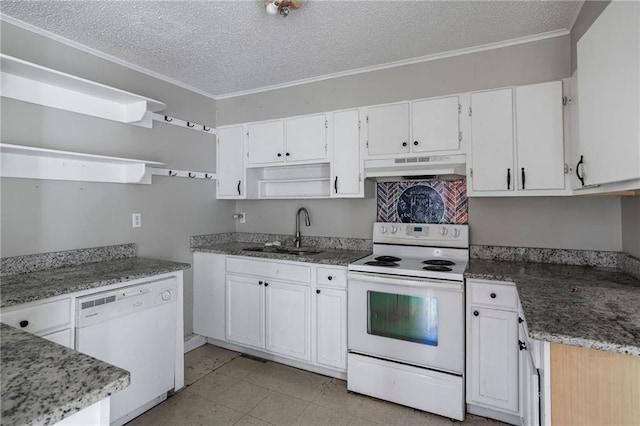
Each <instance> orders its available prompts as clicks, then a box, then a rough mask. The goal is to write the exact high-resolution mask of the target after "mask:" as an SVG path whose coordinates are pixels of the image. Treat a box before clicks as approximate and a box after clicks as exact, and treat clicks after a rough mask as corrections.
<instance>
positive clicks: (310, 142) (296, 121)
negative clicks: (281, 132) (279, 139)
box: [284, 114, 327, 163]
mask: <svg viewBox="0 0 640 426" xmlns="http://www.w3.org/2000/svg"><path fill="white" fill-rule="evenodd" d="M284 129H285V146H286V149H285V153H284V155H285V161H286V162H288V163H290V162H299V161H314V160H315V161H320V160H324V159H326V158H327V142H326V129H327V121H326V118H325V115H324V114H315V115H308V116H304V117H294V118H287V119H285V120H284Z"/></svg>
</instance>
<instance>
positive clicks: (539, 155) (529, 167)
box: [516, 81, 565, 191]
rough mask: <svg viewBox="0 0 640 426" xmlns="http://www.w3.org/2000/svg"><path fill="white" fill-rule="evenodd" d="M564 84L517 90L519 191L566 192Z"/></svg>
mask: <svg viewBox="0 0 640 426" xmlns="http://www.w3.org/2000/svg"><path fill="white" fill-rule="evenodd" d="M562 108H563V107H562V82H561V81H552V82H549V83H542V84H532V85H529V86H520V87H516V141H517V148H516V150H517V153H516V155H517V173H516V174H517V181H518V187H517V188H518V189H519V190H525V191H528V190H539V189H564V188H565V172H564V164H565V162H564V139H563V114H562Z"/></svg>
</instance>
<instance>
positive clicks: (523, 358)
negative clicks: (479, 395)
mask: <svg viewBox="0 0 640 426" xmlns="http://www.w3.org/2000/svg"><path fill="white" fill-rule="evenodd" d="M519 330H520V331H519V334H520V335H519V340H520V342H523V343H524V342H527V339H526V336H525V335H524V328H523V327H522V324H521V327H520V328H519ZM519 344H520V345H521V347H520V419H521V421H522V426H540V393H539V390H540V383H539V379H538V370H537V369H536V367H535V366H534V365H533V358H532V356H531V352H530V348H529V346H528V345H527V344H525V345H522V344H521V343H519Z"/></svg>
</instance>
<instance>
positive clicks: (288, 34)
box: [0, 0, 582, 96]
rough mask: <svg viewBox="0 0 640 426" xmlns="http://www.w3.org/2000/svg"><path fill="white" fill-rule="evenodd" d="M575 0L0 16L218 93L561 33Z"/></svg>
mask: <svg viewBox="0 0 640 426" xmlns="http://www.w3.org/2000/svg"><path fill="white" fill-rule="evenodd" d="M581 6H582V2H580V1H509V2H505V1H455V0H451V1H424V0H423V1H372V0H365V1H344V0H343V1H318V0H316V1H309V0H308V1H306V2H305V3H304V4H303V5H302V7H301V8H300V9H298V10H296V11H292V12H291V14H290V15H289V17H287V18H282V17H280V16H269V15H267V14H266V13H265V9H264V3H263V0H246V1H243V0H239V1H78V0H76V1H2V2H1V6H0V10H1V11H2V13H3V14H6V15H8V16H10V17H13V18H15V19H18V20H20V21H23V22H26V23H28V24H31V25H34V26H36V27H39V28H41V29H44V30H46V31H49V32H51V33H54V34H56V35H59V36H62V37H65V38H67V39H70V40H72V41H75V42H78V43H80V44H83V45H85V46H88V47H91V48H93V49H96V50H98V51H101V52H104V53H107V54H109V55H112V56H115V57H117V58H120V59H122V60H124V61H127V62H130V63H132V64H135V65H138V66H141V67H144V68H146V69H148V70H151V71H154V72H156V73H159V74H162V75H164V76H167V77H169V78H171V79H174V80H177V81H180V82H182V83H184V84H187V85H189V86H192V87H195V88H198V89H200V90H202V91H204V92H207V93H209V94H211V95H214V96H218V95H225V94H230V93H235V92H241V91H247V90H253V89H258V88H262V87H267V86H272V85H278V84H283V83H287V82H292V81H296V80H302V79H309V78H314V77H318V76H323V75H327V74H333V73H338V72H344V71H348V70H354V69H359V68H364V67H371V66H376V65H381V64H387V63H391V62H395V61H401V60H406V59H410V58H416V57H421V56H426V55H432V54H437V53H441V52H446V51H451V50H457V49H463V48H468V47H473V46H479V45H483V44H488V43H496V42H500V41H505V40H511V39H516V38H521V37H527V36H531V35H535V34H541V33H546V32H550V31H556V30H563V29H570V28H569V27H570V26H571V25H572V23H573V19H574V18H575V16H576V14H577V12H578V9H579V8H580V7H581Z"/></svg>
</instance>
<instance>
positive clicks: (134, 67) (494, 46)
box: [0, 2, 584, 101]
mask: <svg viewBox="0 0 640 426" xmlns="http://www.w3.org/2000/svg"><path fill="white" fill-rule="evenodd" d="M583 3H584V2H583ZM581 9H582V8H579V9H578V11H577V13H576V15H575V17H574V18H573V21H574V23H575V19H577V17H578V15H579V13H580V10H581ZM0 21H4V22H7V23H9V24H12V25H15V26H17V27H20V28H23V29H25V30H27V31H31V32H33V33H36V34H38V35H41V36H43V37H46V38H49V39H51V40H54V41H57V42H59V43H61V44H64V45H67V46H70V47H73V48H75V49H78V50H80V51H83V52H86V53H89V54H91V55H94V56H97V57H99V58H102V59H105V60H107V61H110V62H113V63H115V64H118V65H121V66H123V67H126V68H129V69H131V70H134V71H137V72H140V73H142V74H146V75H148V76H151V77H153V78H156V79H158V80H161V81H164V82H167V83H169V84H173V85H174V86H178V87H181V88H183V89H185V90H189V91H191V92H194V93H197V94H199V95H202V96H206V97H207V98H211V99H213V100H216V101H217V100H223V99H229V98H236V97H240V96H247V95H254V94H258V93H262V92H270V91H273V90H278V89H285V88H288V87H295V86H301V85H304V84H309V83H315V82H319V81H324V80H330V79H333V78H339V77H347V76H351V75H356V74H363V73H368V72H373V71H380V70H385V69H389V68H395V67H402V66H406V65H414V64H419V63H423V62H431V61H436V60H439V59H445V58H451V57H455V56H462V55H468V54H471V53H478V52H483V51H486V50H493V49H500V48H503V47H509V46H516V45H519V44H525V43H531V42H535V41H541V40H546V39H550V38H555V37H562V36H565V35H567V34H569V33H570V32H571V31H570V30H567V29H563V30H555V31H549V32H546V33H541V34H535V35H531V36H525V37H519V38H515V39H511V40H505V41H500V42H496V43H488V44H483V45H479V46H473V47H467V48H464V49H458V50H451V51H447V52H442V53H435V54H432V55H426V56H419V57H416V58H410V59H403V60H400V61H395V62H389V63H386V64H380V65H372V66H369V67H362V68H356V69H352V70H348V71H341V72H336V73H331V74H325V75H321V76H317V77H310V78H305V79H301V80H295V81H290V82H287V83H280V84H274V85H270V86H264V87H259V88H256V89H249V90H242V91H238V92H232V93H226V94H222V95H213V94H211V93H209V92H206V91H204V90H202V89H198V88H196V87H193V86H190V85H188V84H185V83H183V82H181V81H178V80H175V79H173V78H170V77H167V76H165V75H163V74H160V73H157V72H155V71H152V70H150V69H147V68H144V67H141V66H139V65H135V64H132V63H130V62H128V61H125V60H122V59H120V58H117V57H115V56H112V55H109V54H107V53H104V52H101V51H99V50H96V49H94V48H91V47H88V46H86V45H84V44H81V43H78V42H75V41H73V40H69V39H67V38H65V37H62V36H59V35H57V34H54V33H52V32H50V31H47V30H44V29H42V28H38V27H36V26H34V25H31V24H28V23H26V22H24V21H20V20H19V19H16V18H13V17H11V16H7V15H5V14H2V13H0Z"/></svg>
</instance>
